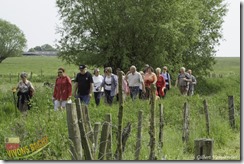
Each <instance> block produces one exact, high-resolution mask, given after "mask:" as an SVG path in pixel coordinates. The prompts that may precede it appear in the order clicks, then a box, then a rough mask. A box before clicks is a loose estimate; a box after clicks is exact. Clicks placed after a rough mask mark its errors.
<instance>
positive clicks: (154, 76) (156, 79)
mask: <svg viewBox="0 0 244 164" xmlns="http://www.w3.org/2000/svg"><path fill="white" fill-rule="evenodd" d="M153 79H154V81H153V84H156V83H157V81H158V78H157V75H156V74H155V73H153Z"/></svg>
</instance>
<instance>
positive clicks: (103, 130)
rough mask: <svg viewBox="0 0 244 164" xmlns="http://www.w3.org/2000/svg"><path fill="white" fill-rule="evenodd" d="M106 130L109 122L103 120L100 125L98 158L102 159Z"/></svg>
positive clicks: (105, 146)
mask: <svg viewBox="0 0 244 164" xmlns="http://www.w3.org/2000/svg"><path fill="white" fill-rule="evenodd" d="M108 130H109V123H108V122H107V121H105V122H104V124H103V126H102V133H101V139H100V147H99V153H98V160H103V159H104V157H105V156H106V148H107V139H108Z"/></svg>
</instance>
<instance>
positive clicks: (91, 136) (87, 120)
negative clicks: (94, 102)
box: [82, 105, 94, 145]
mask: <svg viewBox="0 0 244 164" xmlns="http://www.w3.org/2000/svg"><path fill="white" fill-rule="evenodd" d="M82 112H83V119H84V121H83V122H84V123H85V129H86V133H87V136H88V137H89V140H90V142H91V145H92V144H94V133H93V129H92V126H91V122H90V115H89V110H88V107H87V105H83V106H82Z"/></svg>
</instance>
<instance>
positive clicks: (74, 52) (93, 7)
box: [56, 0, 226, 75]
mask: <svg viewBox="0 0 244 164" xmlns="http://www.w3.org/2000/svg"><path fill="white" fill-rule="evenodd" d="M56 3H57V6H58V8H59V13H60V17H61V18H62V20H63V27H62V28H60V30H59V32H60V34H61V39H60V40H59V45H58V48H59V50H60V54H59V56H60V57H61V58H62V59H63V60H65V61H67V62H69V63H73V64H77V65H79V64H80V63H85V64H88V65H96V66H112V67H113V68H114V69H115V68H122V69H125V70H127V69H128V68H129V66H130V65H136V66H137V67H138V68H142V66H143V65H144V64H145V63H147V64H149V65H151V66H153V67H162V66H163V65H167V66H168V67H169V69H170V71H171V72H172V73H177V72H178V70H179V68H180V67H181V66H185V67H186V68H191V69H193V70H194V71H195V72H196V73H197V74H199V75H204V74H206V73H207V71H209V70H211V69H212V65H213V64H214V63H215V61H214V55H215V49H214V48H215V46H216V45H217V44H218V43H219V39H220V38H221V25H222V22H223V19H222V17H223V16H224V15H225V13H226V6H225V4H223V0H218V1H215V0H210V1H202V0H190V1H187V2H186V1H182V0H171V1H161V0H153V1H152V0H142V1H131V0H124V1H115V0H108V1H98V0H92V1H85V0H72V1H64V0H57V1H56Z"/></svg>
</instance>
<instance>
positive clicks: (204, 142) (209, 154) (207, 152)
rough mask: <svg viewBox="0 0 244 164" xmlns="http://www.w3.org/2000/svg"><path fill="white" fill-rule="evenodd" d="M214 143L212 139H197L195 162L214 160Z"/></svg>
mask: <svg viewBox="0 0 244 164" xmlns="http://www.w3.org/2000/svg"><path fill="white" fill-rule="evenodd" d="M213 143H214V141H213V140H212V139H204V138H203V139H195V140H194V144H195V145H194V148H195V160H212V159H213Z"/></svg>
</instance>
